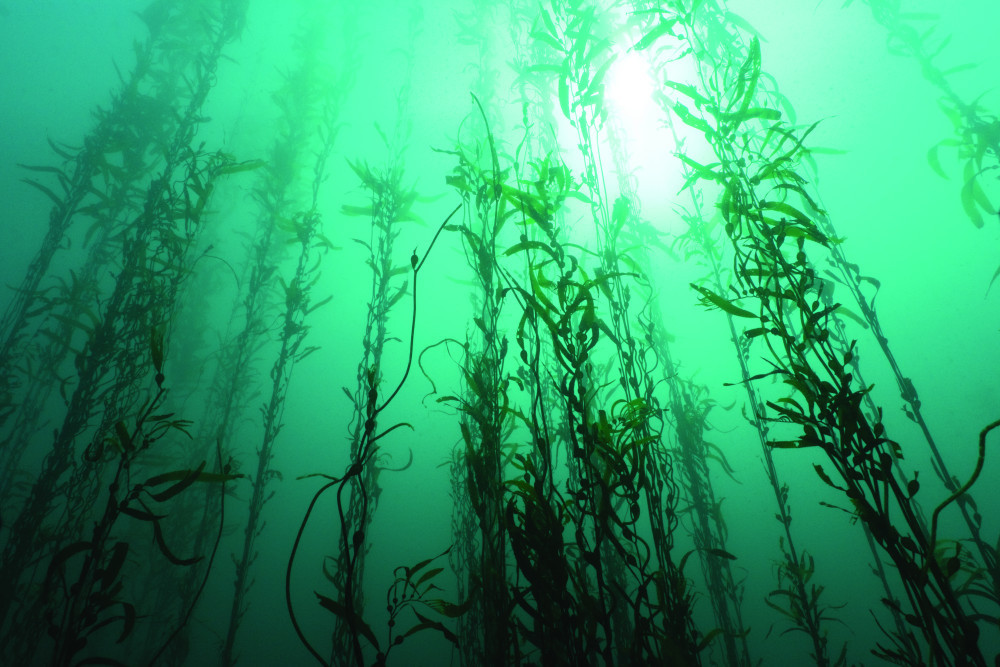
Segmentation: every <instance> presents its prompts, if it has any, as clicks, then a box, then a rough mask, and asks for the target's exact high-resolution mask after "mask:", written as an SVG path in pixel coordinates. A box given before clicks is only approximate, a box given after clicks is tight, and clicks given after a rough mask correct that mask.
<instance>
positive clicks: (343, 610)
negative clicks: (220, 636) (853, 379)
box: [285, 205, 461, 666]
mask: <svg viewBox="0 0 1000 667" xmlns="http://www.w3.org/2000/svg"><path fill="white" fill-rule="evenodd" d="M460 208H461V205H459V206H456V207H455V208H454V210H452V212H451V213H449V214H448V217H446V218H445V220H444V222H442V223H441V225H440V226H439V227H438V229H437V232H435V234H434V237H433V238H432V239H431V243H430V245H429V246H428V248H427V252H426V253H425V254H424V256H423V258H419V257H418V256H417V253H416V251H415V250H414V252H413V255H412V257H411V258H410V266H411V268H412V269H413V299H412V307H413V315H412V319H411V321H410V345H409V352H408V355H407V361H406V370H405V371H404V372H403V376H402V377H401V378H400V380H399V382H398V384H397V385H396V388H395V389H394V390H393V391H392V393H391V394H390V395H389V397H388V398H386V399H385V401H384V402H383V403H382V404H381V405H378V389H377V386H376V385H374V384H373V385H372V386H371V388H370V390H369V392H368V407H367V419H366V421H365V430H364V433H363V435H362V439H361V447H360V449H359V451H358V456H357V457H356V458H355V460H354V462H353V463H351V465H350V466H349V467H348V469H347V472H346V473H345V474H344V475H343V476H341V477H331V476H329V475H324V474H320V473H317V474H312V475H304V476H302V477H300V478H299V479H306V478H309V477H325V478H326V479H329V480H330V481H329V482H328V483H327V484H324V485H323V486H322V487H320V489H319V490H318V491H316V493H315V494H314V495H313V498H312V500H311V501H310V502H309V506H308V508H307V509H306V513H305V515H304V516H303V517H302V523H301V524H300V525H299V530H298V532H297V533H296V535H295V541H294V542H293V544H292V551H291V554H289V557H288V567H287V569H286V571H285V605H286V607H287V609H288V616H289V618H290V619H291V621H292V625H293V626H294V627H295V633H296V635H297V636H298V638H299V641H300V642H301V643H302V645H303V646H305V647H306V649H307V650H308V651H309V653H311V654H312V656H313V657H314V658H316V660H317V661H318V662H319V663H320V664H321V665H329V664H330V663H329V662H328V661H327V659H326V658H324V657H323V656H322V655H321V654H320V653H319V651H317V650H316V648H315V647H314V646H313V645H312V643H310V641H309V640H308V638H306V636H305V633H303V631H302V628H301V626H300V625H299V622H298V619H297V618H296V616H295V609H294V608H293V605H292V567H293V565H294V563H295V556H296V554H297V553H298V549H299V544H300V542H301V540H302V535H303V533H304V532H305V529H306V525H307V524H308V523H309V518H310V516H311V515H312V512H313V509H314V508H315V506H316V503H317V501H319V499H320V497H321V496H322V495H323V494H324V493H326V491H327V490H329V489H330V488H332V487H334V486H336V487H337V509H338V513H339V515H340V520H341V522H342V523H341V525H342V526H344V527H346V521H345V517H344V513H343V504H342V500H341V494H342V492H343V490H344V488H345V487H346V485H347V483H348V482H349V481H351V480H352V479H355V478H358V477H359V476H360V475H361V473H362V471H363V470H364V465H365V463H366V461H367V460H368V458H369V457H371V456H372V454H373V452H374V449H373V445H374V444H375V442H376V441H378V440H379V439H381V438H382V437H384V436H385V435H387V434H389V433H391V432H392V431H394V430H396V429H397V428H400V427H402V426H409V425H408V424H405V423H399V424H395V425H393V426H391V427H389V428H388V429H386V430H385V431H382V432H381V433H379V434H378V435H375V433H374V429H375V419H376V417H378V415H379V414H380V413H381V412H382V411H383V410H385V409H386V408H387V407H388V406H389V405H390V404H391V403H392V400H393V399H394V398H395V397H396V395H397V394H398V393H399V390H400V389H401V388H402V387H403V384H404V383H405V382H406V378H407V377H408V376H409V374H410V368H411V367H412V365H413V347H414V338H415V336H416V330H417V276H418V274H419V272H420V269H421V268H423V266H424V263H425V262H426V261H427V258H428V257H429V256H430V253H431V250H433V248H434V244H435V242H437V239H438V236H440V234H441V231H442V230H443V229H444V228H445V225H447V224H448V222H449V221H450V220H451V218H452V216H454V215H455V214H456V213H458V210H459V209H460ZM373 379H374V378H373ZM362 497H364V494H362ZM363 540H364V534H363V533H360V532H355V533H354V534H353V535H348V534H347V531H346V529H345V530H342V531H341V542H342V548H343V549H345V550H346V552H347V553H348V554H349V558H348V567H353V563H354V562H355V558H356V552H357V550H358V549H360V548H361V547H362V542H363ZM345 581H346V582H348V584H347V588H346V590H345V592H344V593H345V598H344V599H345V601H346V605H341V604H340V603H338V602H337V601H335V600H332V599H331V598H329V597H326V596H323V595H320V594H319V593H316V597H317V598H318V599H319V602H320V604H321V605H322V606H323V607H324V608H326V609H328V610H329V611H331V612H333V613H334V614H336V615H337V616H338V617H340V618H342V619H343V620H344V622H345V623H347V625H348V627H349V628H350V629H351V642H352V644H353V646H354V655H355V660H356V662H357V664H358V665H359V666H360V665H364V658H363V654H362V651H361V637H364V638H365V639H366V640H367V641H368V642H369V643H370V644H371V645H372V646H373V647H374V648H375V650H376V651H378V654H379V659H380V661H384V659H385V655H386V654H388V652H389V651H390V650H391V649H392V646H393V645H389V646H387V647H386V649H385V650H384V651H383V650H382V649H381V648H380V646H379V643H378V639H377V638H376V636H375V633H374V632H373V631H372V629H371V628H370V627H369V625H368V624H367V623H366V622H365V621H364V619H362V618H361V617H360V616H359V615H358V614H357V613H355V610H354V609H353V606H352V600H353V595H352V591H351V590H350V582H351V581H352V577H351V576H350V572H348V573H347V577H346V579H345Z"/></svg>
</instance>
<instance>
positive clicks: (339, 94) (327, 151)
mask: <svg viewBox="0 0 1000 667" xmlns="http://www.w3.org/2000/svg"><path fill="white" fill-rule="evenodd" d="M330 22H331V21H330V17H329V10H322V9H319V8H310V7H303V8H302V9H301V14H300V16H299V21H298V24H297V26H296V31H295V33H294V35H293V37H292V42H293V44H294V45H295V49H294V50H295V53H296V60H297V62H296V68H295V70H294V71H293V72H291V73H290V74H289V75H288V76H287V77H285V78H284V80H283V81H282V82H281V87H280V89H279V91H278V92H277V93H276V94H275V95H274V97H273V99H274V100H275V101H276V103H277V106H278V108H279V110H280V116H279V121H278V123H279V130H278V132H277V137H276V140H275V143H274V145H273V146H272V149H271V154H270V156H269V159H268V163H267V165H266V166H264V167H263V168H262V169H261V170H260V171H259V172H258V174H259V178H258V183H257V186H256V188H255V191H254V200H255V203H256V204H257V211H256V214H257V219H258V223H257V226H258V229H259V230H260V231H259V238H260V240H259V241H258V247H257V248H256V249H255V250H256V252H255V254H256V264H255V265H254V266H253V267H252V268H251V281H252V283H257V284H256V285H253V284H252V285H251V287H252V288H253V287H256V288H257V289H264V290H266V292H271V293H274V292H277V293H278V304H277V305H276V307H273V310H274V311H276V312H277V318H276V319H277V321H278V322H280V328H279V329H278V331H277V333H276V335H275V336H274V338H275V339H276V340H275V342H276V343H277V350H275V352H274V358H273V361H272V362H271V369H270V373H269V378H270V386H269V387H268V389H269V391H268V392H267V393H266V397H267V398H266V402H265V403H264V404H263V405H262V406H261V414H262V417H263V419H262V423H261V432H260V434H259V438H260V442H259V445H258V446H257V448H256V456H257V461H256V464H257V465H256V471H255V473H254V474H253V475H252V489H251V496H250V501H249V514H248V517H247V521H246V525H245V527H244V531H243V545H242V549H241V551H240V553H239V555H238V557H237V558H236V559H235V565H236V572H235V580H234V595H233V598H232V602H231V609H230V615H229V619H228V630H227V633H226V639H225V642H224V644H223V649H222V652H221V655H220V663H221V664H222V665H231V664H234V663H235V662H236V661H237V656H238V642H237V631H238V630H239V627H240V623H241V621H242V619H243V616H244V615H245V614H246V612H247V609H248V606H249V604H250V602H249V593H250V587H251V585H252V583H253V579H254V573H253V565H254V562H255V561H256V558H257V549H256V543H257V540H258V538H260V536H261V534H262V532H263V530H264V525H265V523H266V522H265V521H264V517H263V511H264V505H265V503H266V502H267V501H268V500H270V499H271V498H272V497H273V496H274V494H275V493H276V492H275V491H274V490H273V489H272V488H270V487H272V485H273V484H272V483H273V480H274V479H275V478H280V477H281V474H280V472H279V471H277V470H275V469H274V468H273V466H272V459H273V457H274V451H275V446H276V443H277V441H278V436H279V434H280V433H281V431H282V429H283V427H284V424H283V419H282V416H283V414H284V411H285V403H286V398H287V395H288V391H289V386H290V383H291V376H292V371H293V370H294V368H295V366H296V364H298V363H300V362H301V361H302V360H304V359H305V358H307V357H308V356H310V355H311V354H313V353H314V352H316V350H317V349H319V348H318V346H316V345H307V344H306V339H307V336H308V333H309V330H310V326H309V324H308V318H309V317H310V315H311V314H312V313H313V312H314V311H316V310H317V309H319V308H320V307H322V306H323V305H325V304H327V303H328V302H330V301H331V300H332V299H333V298H334V295H329V296H326V297H325V298H320V299H318V300H314V297H313V295H312V294H311V291H312V289H313V288H314V287H315V285H316V284H317V283H318V282H319V280H320V278H321V271H320V269H321V266H322V257H323V255H324V254H325V253H326V252H327V251H329V250H330V249H331V248H332V244H331V243H330V241H329V240H328V239H327V238H326V237H325V236H324V235H323V234H322V232H321V223H322V216H321V215H320V213H319V192H320V186H321V184H322V183H323V181H324V180H326V178H327V175H328V174H327V161H328V159H329V157H330V155H331V153H332V151H333V149H334V145H335V142H336V140H337V126H338V123H339V120H340V113H341V108H342V106H343V103H344V99H345V98H346V96H347V94H348V92H349V91H350V89H351V86H352V84H353V80H352V72H351V68H350V67H349V66H348V65H346V64H345V65H343V66H342V67H343V69H342V70H340V71H336V70H334V71H331V72H329V73H328V72H325V71H324V69H325V68H326V67H328V65H327V64H326V62H325V61H324V59H323V55H324V50H325V49H324V47H325V37H326V32H327V30H329V25H330ZM345 62H348V61H345ZM314 127H315V128H316V131H313V128H314ZM289 245H290V246H293V247H294V248H295V250H296V253H297V256H296V257H295V268H294V270H293V271H292V273H291V275H289V276H288V278H287V280H286V279H285V278H284V277H283V276H282V275H281V270H280V268H279V266H278V264H277V261H276V255H278V254H279V252H280V251H279V250H278V248H279V247H281V246H286V247H287V246H289ZM266 292H265V293H266ZM261 298H262V296H261V295H258V294H248V295H247V296H246V299H247V301H248V303H249V302H251V300H252V301H253V303H254V305H256V303H257V300H259V299H261ZM260 307H261V309H263V304H261V306H260ZM246 315H247V320H246V328H244V333H243V334H242V335H241V338H244V339H250V338H251V337H252V336H254V335H260V334H261V333H262V332H259V331H258V332H254V331H253V330H252V328H253V327H254V326H255V325H256V323H257V319H258V318H259V317H260V313H259V312H252V311H248V312H247V314H246ZM244 362H245V363H246V362H249V359H245V360H244ZM234 371H235V372H236V374H235V375H233V376H232V377H233V378H234V379H235V378H236V377H239V369H234ZM223 426H225V425H223Z"/></svg>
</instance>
